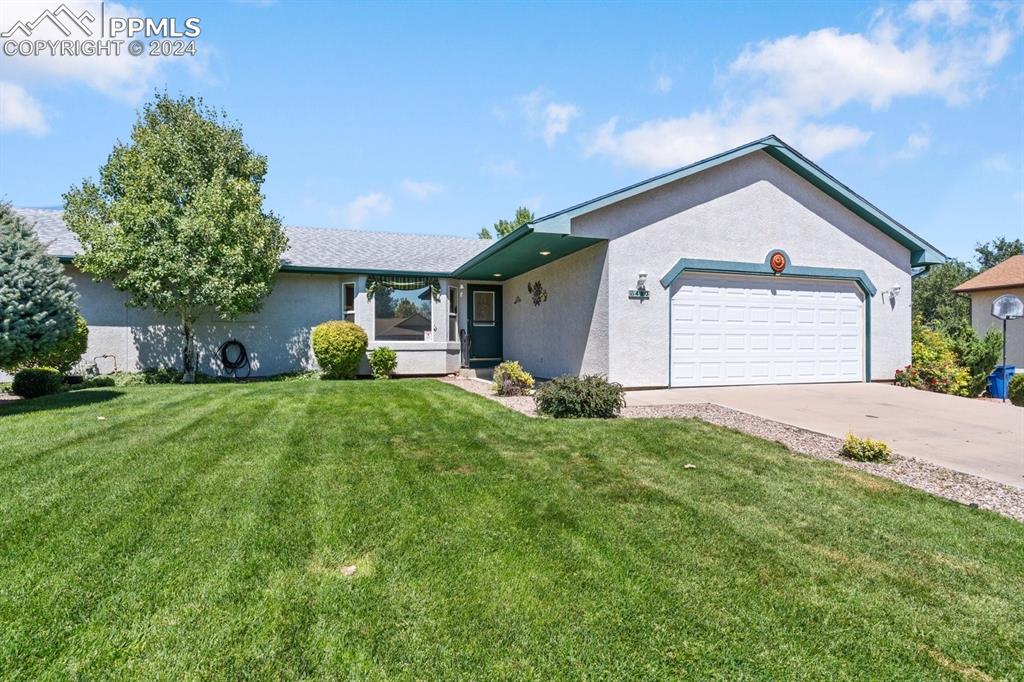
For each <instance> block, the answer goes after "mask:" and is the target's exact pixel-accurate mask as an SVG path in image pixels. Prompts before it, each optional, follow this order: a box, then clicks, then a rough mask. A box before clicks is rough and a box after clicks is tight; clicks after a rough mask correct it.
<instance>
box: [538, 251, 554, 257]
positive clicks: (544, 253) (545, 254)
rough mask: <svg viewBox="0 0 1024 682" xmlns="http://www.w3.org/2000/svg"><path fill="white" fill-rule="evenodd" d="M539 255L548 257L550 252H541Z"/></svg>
mask: <svg viewBox="0 0 1024 682" xmlns="http://www.w3.org/2000/svg"><path fill="white" fill-rule="evenodd" d="M540 255H542V256H550V255H551V252H550V251H541V252H540Z"/></svg>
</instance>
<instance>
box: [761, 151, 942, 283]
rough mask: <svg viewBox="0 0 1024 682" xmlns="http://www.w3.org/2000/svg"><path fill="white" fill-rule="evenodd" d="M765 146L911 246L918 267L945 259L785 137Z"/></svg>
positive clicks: (849, 207)
mask: <svg viewBox="0 0 1024 682" xmlns="http://www.w3.org/2000/svg"><path fill="white" fill-rule="evenodd" d="M764 149H765V152H766V153H767V154H768V155H769V156H771V157H772V158H773V159H775V160H776V161H778V162H780V163H781V164H782V165H784V166H786V167H787V168H789V169H790V170H791V171H793V172H794V173H796V174H797V175H799V176H800V177H802V178H803V179H804V180H807V181H808V182H809V183H811V184H812V185H814V186H815V187H817V188H818V189H819V190H821V191H822V192H824V193H825V194H827V195H828V196H830V197H832V198H833V199H835V200H836V201H838V202H839V203H840V204H842V205H843V206H845V207H846V208H847V209H848V210H849V211H851V212H852V213H853V214H854V215H856V216H857V217H859V218H861V219H862V220H864V221H865V222H867V223H868V224H870V225H871V226H873V227H875V228H876V229H878V230H880V231H881V232H882V233H884V234H886V235H888V236H889V237H891V238H892V239H893V240H894V241H896V242H897V243H898V244H901V245H903V246H905V247H906V248H907V249H909V250H910V253H911V263H910V264H911V265H913V266H915V267H916V266H920V265H936V264H939V263H945V262H946V256H945V254H943V253H942V252H941V251H939V250H938V249H937V248H935V247H934V246H932V245H931V244H929V243H928V242H927V241H925V240H924V239H923V238H921V237H919V236H918V235H916V234H914V233H913V232H911V231H910V230H908V229H907V228H906V227H904V226H903V225H902V224H900V223H899V222H898V221H897V220H896V219H894V218H892V217H891V216H889V215H888V214H887V213H885V212H884V211H882V210H881V209H880V208H878V207H877V206H875V205H874V204H872V203H871V202H870V201H868V200H867V199H865V198H864V197H862V196H861V195H859V194H857V193H856V192H854V191H853V190H852V189H850V188H849V187H847V186H846V185H844V184H843V183H842V182H840V181H839V180H837V179H836V178H835V177H834V176H832V175H831V174H829V173H828V172H827V171H826V170H824V169H823V168H821V167H820V166H818V165H817V164H815V163H814V162H813V161H811V160H810V159H808V158H807V157H805V156H804V155H803V154H801V153H800V152H798V151H797V150H795V149H793V148H792V147H790V146H789V145H787V144H786V143H785V142H783V141H782V140H779V139H778V138H775V139H774V140H772V141H771V142H770V143H766V146H765V148H764Z"/></svg>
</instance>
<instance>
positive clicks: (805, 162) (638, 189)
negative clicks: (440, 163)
mask: <svg viewBox="0 0 1024 682" xmlns="http://www.w3.org/2000/svg"><path fill="white" fill-rule="evenodd" d="M762 150H763V151H764V152H765V153H767V154H769V155H770V156H771V157H772V158H774V159H775V160H776V161H778V162H779V163H781V164H783V165H784V166H786V167H787V168H789V169H790V170H792V171H793V172H795V173H796V174H797V175H799V176H800V177H802V178H804V179H805V180H807V181H808V182H810V183H811V184H813V185H814V186H815V187H817V188H818V189H819V190H821V191H822V192H824V193H825V194H826V195H828V196H830V197H832V198H833V199H835V200H836V201H838V202H839V203H840V204H842V205H843V206H845V207H846V208H847V209H849V210H850V211H852V212H853V213H854V214H855V215H857V216H859V217H860V218H862V219H863V220H865V221H866V222H868V223H869V224H871V225H872V226H873V227H875V228H876V229H878V230H880V231H881V232H883V233H884V234H886V235H888V236H890V237H891V238H893V239H894V240H895V241H896V242H897V243H899V244H901V245H902V246H904V247H906V248H907V249H908V250H909V251H910V254H911V265H912V266H914V267H919V266H924V265H937V264H940V263H945V262H946V261H947V260H948V259H947V258H946V255H945V254H943V253H942V252H941V251H939V250H938V249H937V248H935V247H934V246H933V245H931V244H929V243H928V242H927V241H925V240H924V239H923V238H921V237H919V236H918V235H916V234H914V233H913V232H911V231H910V230H908V229H907V228H906V227H904V226H903V225H901V224H900V223H899V222H898V221H896V220H895V219H894V218H892V217H891V216H889V215H887V214H886V213H885V212H883V211H882V210H881V209H879V208H878V207H877V206H875V205H874V204H872V203H871V202H869V201H868V200H867V199H865V198H864V197H862V196H860V195H859V194H857V193H856V192H854V191H853V190H852V189H850V188H849V187H847V186H846V185H844V184H843V183H841V182H840V181H839V180H837V179H836V178H835V177H833V176H832V175H830V174H829V173H828V172H827V171H825V170H824V169H823V168H821V167H820V166H818V165H817V164H815V163H814V162H813V161H811V160H810V159H808V158H807V157H805V156H804V155H802V154H800V153H799V152H798V151H796V150H795V149H793V148H792V147H790V146H789V145H788V144H786V143H785V142H783V141H782V140H781V139H780V138H778V137H777V136H775V135H769V136H767V137H764V138H761V139H760V140H755V141H753V142H749V143H747V144H745V145H742V146H740V147H736V148H735V149H730V150H728V151H725V152H722V153H721V154H716V155H715V156H711V157H708V158H706V159H703V160H701V161H697V162H696V163H692V164H690V165H688V166H684V167H682V168H678V169H676V170H673V171H669V172H667V173H662V174H661V175H657V176H655V177H653V178H650V179H648V180H644V181H642V182H638V183H636V184H633V185H630V186H629V187H625V188H623V189H620V190H616V191H614V192H610V193H608V194H605V195H602V196H599V197H597V198H595V199H591V200H589V201H585V202H583V203H580V204H576V205H575V206H572V207H570V208H567V209H565V210H562V211H558V212H557V213H552V214H550V215H546V216H544V217H542V218H539V219H537V220H535V221H534V222H533V226H534V228H535V229H538V230H545V231H557V232H568V231H569V225H570V224H571V221H572V219H573V218H576V217H578V216H581V215H585V214H587V213H592V212H594V211H597V210H600V209H602V208H604V207H606V206H609V205H611V204H614V203H618V202H620V201H623V200H625V199H629V198H631V197H633V196H636V195H638V194H642V193H644V192H649V191H650V190H652V189H656V188H658V187H661V186H663V185H667V184H669V183H672V182H676V181H678V180H682V179H683V178H687V177H689V176H691V175H696V174H697V173H700V172H703V171H705V170H708V169H709V168H713V167H715V166H719V165H721V164H723V163H728V162H729V161H733V160H735V159H738V158H740V157H742V156H746V155H748V154H752V153H754V152H758V151H762Z"/></svg>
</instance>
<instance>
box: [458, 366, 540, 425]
mask: <svg viewBox="0 0 1024 682" xmlns="http://www.w3.org/2000/svg"><path fill="white" fill-rule="evenodd" d="M441 381H443V382H444V383H446V384H451V385H453V386H458V387H459V388H461V389H463V390H466V391H469V392H470V393H476V394H477V395H482V396H483V397H485V398H490V399H491V400H493V401H495V402H497V403H501V404H502V405H504V406H505V407H507V408H508V409H510V410H515V411H516V412H521V413H522V414H525V415H526V416H528V417H536V416H537V405H536V403H534V402H533V396H532V395H515V396H504V395H495V394H494V389H492V388H491V382H489V381H484V380H483V379H469V378H467V377H459V376H447V377H444V378H442V379H441Z"/></svg>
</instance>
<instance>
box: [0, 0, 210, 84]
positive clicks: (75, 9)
mask: <svg viewBox="0 0 1024 682" xmlns="http://www.w3.org/2000/svg"><path fill="white" fill-rule="evenodd" d="M100 5H101V3H100V2H99V0H64V1H63V6H66V7H67V8H68V10H69V11H70V13H71V15H74V16H75V17H79V18H81V17H83V13H84V12H88V13H89V15H91V16H92V17H93V21H91V22H90V21H89V19H88V17H85V18H82V21H81V26H83V27H84V28H85V29H86V30H88V31H89V32H90V35H87V34H85V33H83V32H82V31H81V29H79V28H77V27H75V26H73V25H72V24H71V19H70V18H68V17H69V15H66V14H64V13H61V15H60V17H61V21H62V23H64V24H66V26H67V28H68V29H69V30H70V31H71V35H70V36H68V35H65V34H64V33H63V32H61V31H60V30H59V29H58V28H57V26H56V25H55V24H54V23H52V22H49V21H44V22H42V23H40V24H39V25H38V26H37V27H36V28H35V29H34V30H32V33H31V40H33V41H35V40H53V41H57V40H78V39H84V38H89V39H97V38H99V36H100V17H106V18H107V19H109V18H110V17H130V16H136V17H138V16H145V15H144V14H143V12H142V11H141V10H139V9H136V8H132V7H127V6H125V5H122V4H118V3H116V2H106V3H105V4H104V8H103V12H101V11H100ZM61 6H62V3H59V2H54V1H52V0H23V1H19V2H0V32H6V31H8V30H9V29H11V28H12V27H13V26H14V25H15V24H16V23H17V22H18V21H22V22H26V23H27V22H31V21H33V20H34V19H36V18H37V17H38V16H39V15H40V14H41V13H43V12H46V11H48V10H49V11H51V12H52V11H54V10H56V9H59V8H60V7H61ZM160 15H161V12H160V10H154V11H153V12H152V13H151V14H150V16H152V17H153V18H159V16H160ZM27 39H29V38H28V37H27V36H25V35H24V33H23V32H22V31H15V32H14V34H13V35H12V36H11V37H10V38H0V44H2V43H5V42H7V41H10V40H19V41H20V40H27ZM202 41H203V38H202V37H201V36H200V38H198V39H197V41H196V47H197V51H198V54H197V56H195V57H192V56H178V57H153V56H150V55H148V54H146V55H142V56H137V57H135V56H131V55H129V54H128V52H127V49H126V46H125V45H122V47H121V54H120V55H113V54H109V55H106V54H104V55H101V56H99V55H98V56H60V55H51V54H49V53H48V52H43V53H41V54H38V55H36V54H33V55H29V56H22V55H15V56H9V55H7V54H3V55H2V56H0V80H3V81H6V82H9V83H15V84H18V85H19V86H21V87H22V88H23V89H27V90H26V92H27V91H31V92H35V91H36V90H37V89H38V88H41V87H47V86H52V85H58V86H66V85H69V84H70V85H81V86H84V87H87V88H90V89H92V90H95V91H97V92H100V93H102V94H104V95H106V96H108V97H111V98H114V99H118V100H122V101H124V102H127V103H129V104H136V103H138V102H139V101H140V100H141V99H142V98H143V97H144V96H146V95H147V94H149V93H150V92H152V91H153V88H154V87H155V86H156V85H157V84H159V83H160V82H162V80H163V74H164V73H165V71H166V70H167V69H169V68H183V69H186V70H187V71H188V72H189V73H191V74H192V75H194V76H203V75H204V74H205V64H206V60H207V56H208V53H209V52H211V51H212V49H213V48H212V46H210V45H203V44H202Z"/></svg>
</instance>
